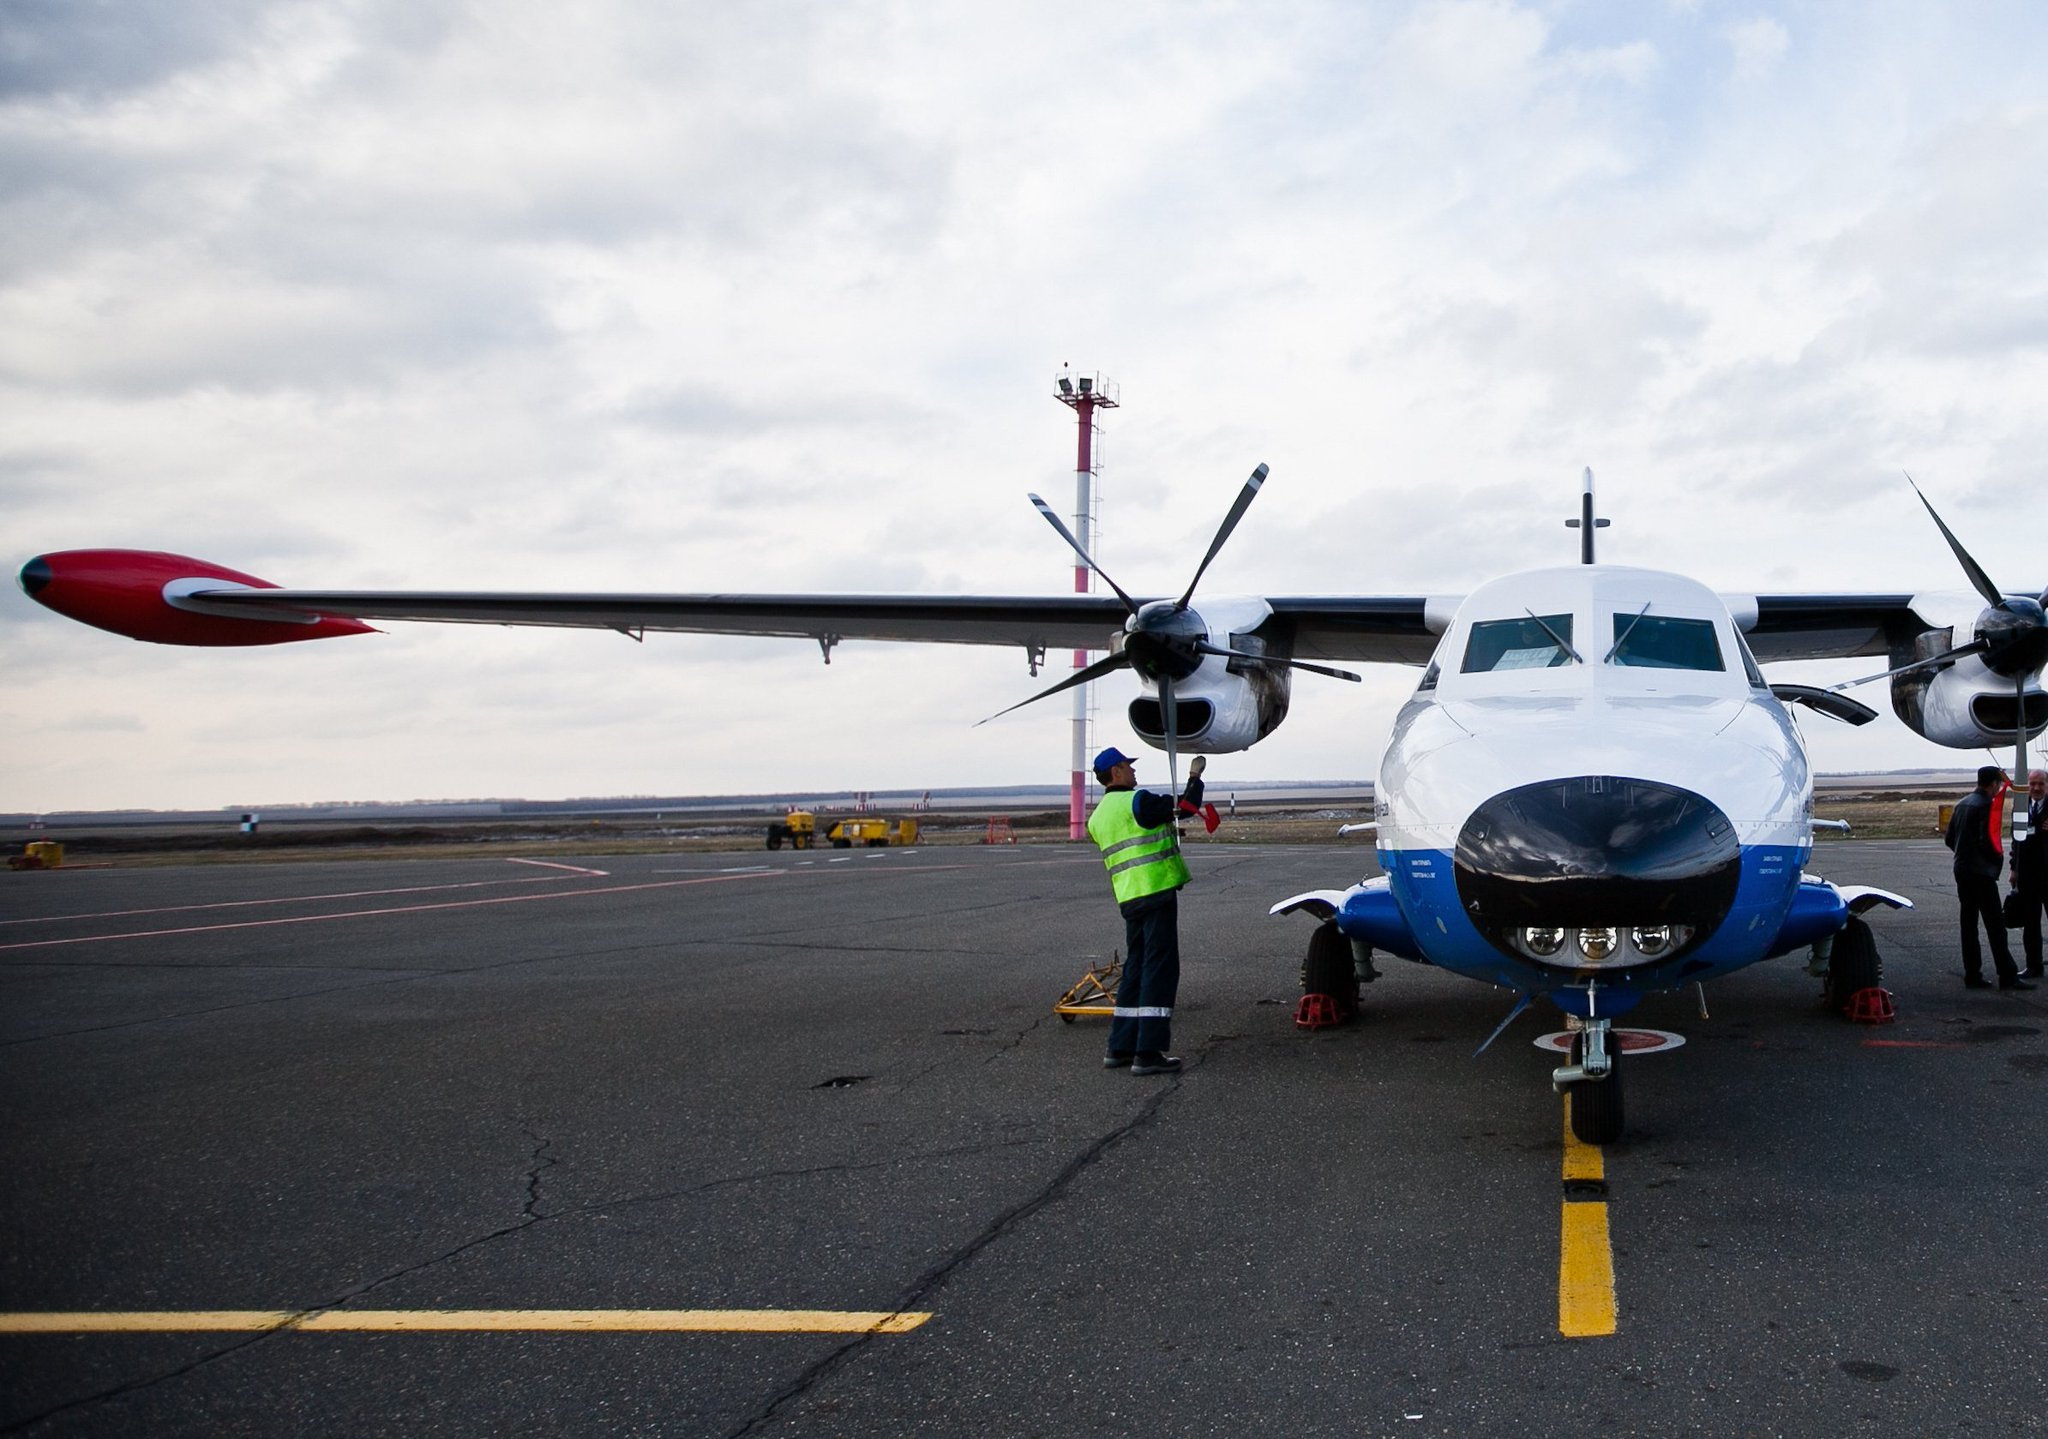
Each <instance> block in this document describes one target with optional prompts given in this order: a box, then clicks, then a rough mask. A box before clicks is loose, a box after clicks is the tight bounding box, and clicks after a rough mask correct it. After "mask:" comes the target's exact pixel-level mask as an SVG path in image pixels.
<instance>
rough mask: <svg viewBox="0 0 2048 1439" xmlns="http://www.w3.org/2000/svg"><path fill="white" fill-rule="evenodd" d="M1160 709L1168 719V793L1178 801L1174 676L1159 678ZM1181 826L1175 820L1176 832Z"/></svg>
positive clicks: (1178, 761) (1177, 725)
mask: <svg viewBox="0 0 2048 1439" xmlns="http://www.w3.org/2000/svg"><path fill="white" fill-rule="evenodd" d="M1159 708H1160V710H1161V712H1162V713H1163V714H1164V715H1165V717H1166V779H1167V784H1168V791H1167V792H1168V793H1169V794H1171V795H1172V796H1173V798H1174V799H1175V800H1176V801H1178V800H1179V799H1180V746H1179V744H1178V742H1177V739H1176V736H1177V735H1178V733H1179V731H1180V711H1179V710H1178V709H1176V708H1175V706H1174V700H1173V676H1172V675H1169V674H1161V675H1160V676H1159ZM1179 825H1180V820H1179V819H1178V818H1176V819H1175V820H1174V826H1175V828H1176V830H1178V828H1179Z"/></svg>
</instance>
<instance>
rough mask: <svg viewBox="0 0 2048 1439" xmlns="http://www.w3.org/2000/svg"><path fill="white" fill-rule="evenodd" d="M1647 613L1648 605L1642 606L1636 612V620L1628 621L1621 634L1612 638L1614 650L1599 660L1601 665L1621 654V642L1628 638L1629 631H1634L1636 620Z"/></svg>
mask: <svg viewBox="0 0 2048 1439" xmlns="http://www.w3.org/2000/svg"><path fill="white" fill-rule="evenodd" d="M1649 612H1650V607H1649V606H1648V605H1644V606H1643V607H1642V608H1641V609H1639V610H1637V611H1636V618H1635V619H1633V620H1630V621H1629V622H1628V624H1627V625H1626V626H1625V627H1624V628H1623V629H1622V632H1621V633H1620V634H1618V635H1616V636H1615V637H1614V648H1613V649H1611V650H1609V651H1608V652H1607V653H1606V655H1605V656H1604V657H1603V658H1602V659H1601V661H1600V663H1601V664H1603V665H1604V664H1606V663H1607V662H1608V661H1609V660H1612V659H1613V658H1614V657H1615V655H1617V654H1619V653H1620V652H1621V645H1622V641H1624V640H1626V639H1627V638H1628V637H1629V633H1630V631H1632V630H1634V629H1635V627H1636V620H1640V619H1641V618H1642V617H1643V616H1644V615H1646V614H1648V613H1649Z"/></svg>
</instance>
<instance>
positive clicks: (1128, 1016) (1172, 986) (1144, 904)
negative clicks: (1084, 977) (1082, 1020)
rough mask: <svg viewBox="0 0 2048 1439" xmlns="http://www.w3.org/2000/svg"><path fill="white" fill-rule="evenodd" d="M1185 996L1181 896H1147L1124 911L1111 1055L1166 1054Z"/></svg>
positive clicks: (1174, 893) (1172, 893)
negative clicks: (1180, 996)
mask: <svg viewBox="0 0 2048 1439" xmlns="http://www.w3.org/2000/svg"><path fill="white" fill-rule="evenodd" d="M1179 991H1180V891H1178V890H1172V889H1170V890H1168V891H1166V893H1164V894H1159V895H1151V894H1148V895H1146V896H1145V897H1144V898H1143V899H1141V900H1133V901H1132V903H1131V907H1130V909H1127V910H1125V912H1124V974H1123V978H1122V979H1121V980H1120V981H1118V983H1117V987H1116V1013H1115V1014H1114V1016H1112V1017H1111V1019H1110V1021H1109V1052H1110V1053H1111V1054H1164V1053H1165V1052H1166V1050H1167V1048H1168V1046H1170V1045H1171V1044H1172V1043H1173V997H1174V995H1175V994H1177V993H1179Z"/></svg>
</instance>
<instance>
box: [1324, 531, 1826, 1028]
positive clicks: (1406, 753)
mask: <svg viewBox="0 0 2048 1439" xmlns="http://www.w3.org/2000/svg"><path fill="white" fill-rule="evenodd" d="M1377 793H1378V826H1379V827H1378V834H1377V840H1378V847H1379V862H1380V865H1381V868H1382V869H1383V871H1384V873H1385V876H1386V879H1385V881H1384V883H1385V886H1386V890H1385V893H1386V895H1387V896H1388V897H1390V898H1391V901H1392V903H1393V905H1394V906H1395V907H1396V908H1397V909H1398V916H1399V920H1400V922H1401V923H1400V926H1399V927H1400V928H1402V929H1405V931H1406V935H1407V937H1408V938H1409V940H1410V942H1411V944H1410V947H1412V949H1413V950H1414V951H1416V952H1415V953H1414V954H1413V955H1412V956H1411V957H1414V958H1420V959H1425V960H1427V961H1428V962H1430V963H1432V964H1436V965H1439V966H1441V967H1443V968H1446V969H1451V970H1455V971H1457V972H1458V973H1461V974H1465V975H1468V976H1470V977H1472V978H1474V979H1480V980H1484V981H1488V982H1491V983H1495V984H1499V985H1503V986H1505V987H1507V988H1510V989H1514V990H1518V991H1521V992H1523V993H1530V994H1538V995H1543V996H1545V997H1548V998H1550V999H1551V1000H1553V1001H1554V1002H1555V1003H1556V1004H1557V1005H1558V1006H1559V1007H1560V1008H1562V1009H1564V1010H1566V1011H1567V1012H1570V1013H1576V1014H1580V1015H1586V1014H1588V1013H1594V1014H1598V1015H1601V1016H1608V1017H1611V1016H1614V1015H1617V1014H1620V1013H1624V1012H1626V1010H1627V1009H1629V1008H1630V1007H1632V1006H1633V1005H1634V1004H1635V1003H1636V1001H1637V1000H1638V999H1639V998H1640V997H1641V996H1642V995H1643V994H1644V993H1647V992H1651V991H1655V990H1661V989H1669V988H1673V987H1676V986H1678V985H1681V984H1685V983H1689V982H1691V981H1693V980H1696V979H1707V978H1712V977H1714V976H1716V975H1720V974H1725V973H1727V972H1729V971H1731V970H1734V969H1739V968H1741V967H1743V966H1744V965H1747V964H1751V963H1754V962H1755V961H1757V960H1759V959H1762V958H1764V957H1765V956H1767V955H1768V954H1771V953H1775V952H1780V951H1781V950H1782V948H1784V947H1786V946H1784V945H1782V944H1781V939H1783V938H1784V937H1785V936H1786V933H1787V920H1788V917H1789V916H1790V914H1791V912H1792V910H1793V909H1794V905H1795V900H1796V899H1797V896H1798V891H1799V888H1800V874H1801V870H1802V868H1803V866H1804V864H1805V861H1806V858H1807V856H1808V854H1809V852H1810V850H1811V848H1812V843H1813V841H1812V830H1811V820H1812V817H1813V785H1812V777H1811V772H1810V770H1809V768H1808V764H1807V759H1806V752H1805V747H1804V745H1803V744H1802V742H1801V740H1800V737H1799V734H1798V731H1797V730H1796V729H1795V727H1794V726H1793V723H1792V720H1791V718H1790V717H1789V716H1788V714H1787V713H1786V711H1785V708H1784V706H1783V705H1782V704H1781V703H1780V702H1779V701H1778V700H1777V699H1776V698H1774V697H1773V696H1772V694H1771V692H1770V689H1769V687H1768V686H1767V685H1766V684H1765V683H1764V680H1763V678H1762V676H1761V674H1760V673H1759V672H1758V670H1757V668H1756V665H1755V662H1754V660H1752V659H1751V658H1750V656H1749V653H1748V650H1747V648H1746V647H1745V645H1744V643H1743V640H1742V637H1741V634H1740V632H1739V631H1738V629H1737V628H1736V625H1735V622H1734V620H1733V618H1732V617H1731V616H1730V614H1729V612H1728V609H1727V607H1726V606H1725V605H1724V604H1723V603H1722V602H1721V601H1720V599H1719V598H1718V597H1717V596H1716V595H1715V594H1714V593H1713V592H1712V591H1711V590H1708V589H1707V588H1706V587H1704V586H1702V585H1700V584H1698V583H1696V582H1694V581H1692V580H1689V579H1686V578H1684V577H1682V576H1679V575H1674V574H1668V573H1663V572H1658V571H1650V570H1638V569H1628V568H1622V567H1617V566H1605V565H1581V566H1574V567H1570V568H1563V569H1552V570H1538V571H1531V572H1528V573H1524V574H1519V575H1513V576H1510V577H1508V578H1505V579H1502V580H1498V581H1496V582H1494V583H1492V584H1489V585H1487V586H1485V587H1484V588H1482V589H1479V590H1477V591H1475V592H1474V593H1473V594H1472V595H1470V596H1468V597H1467V598H1466V599H1465V601H1464V602H1463V604H1461V605H1460V606H1459V608H1458V610H1457V612H1456V614H1455V616H1454V617H1453V618H1452V620H1451V622H1450V625H1449V628H1448V629H1447V631H1446V632H1445V634H1444V637H1443V640H1442V642H1441V643H1440V644H1439V646H1438V648H1437V652H1436V656H1435V658H1434V660H1433V661H1432V663H1431V664H1430V666H1429V668H1428V670H1427V671H1426V673H1425V676H1424V679H1423V682H1422V685H1421V686H1420V687H1419V688H1418V689H1417V691H1416V693H1415V695H1414V697H1413V698H1412V699H1411V700H1410V701H1409V702H1408V703H1407V704H1406V705H1405V706H1404V707H1403V708H1402V710H1401V712H1400V713H1399V715H1398V716H1397V718H1396V720H1395V723H1394V731H1393V737H1392V741H1391V743H1390V744H1389V746H1388V748H1387V751H1386V755H1385V758H1384V760H1383V762H1382V765H1381V770H1380V779H1379V786H1378V790H1377ZM1374 888H1377V886H1375V887H1374ZM1354 908H1355V910H1356V913H1351V911H1352V910H1353V909H1354ZM1375 910H1376V912H1375ZM1347 918H1348V919H1350V920H1351V921H1352V922H1350V923H1346V922H1345V920H1346V919H1347ZM1390 918H1391V916H1389V915H1388V914H1387V912H1386V901H1385V900H1384V899H1380V900H1378V901H1377V904H1376V905H1375V904H1373V903H1364V904H1361V905H1358V906H1355V907H1353V906H1347V913H1346V914H1345V915H1343V916H1340V925H1341V926H1342V927H1343V928H1345V929H1346V931H1347V932H1349V933H1352V934H1353V935H1354V937H1357V938H1364V939H1367V940H1368V941H1369V942H1378V943H1380V944H1382V945H1384V946H1385V947H1388V948H1392V949H1393V950H1394V951H1395V952H1397V953H1399V952H1402V948H1403V947H1402V946H1401V945H1400V943H1399V942H1398V941H1399V938H1400V935H1399V934H1398V933H1395V934H1393V935H1392V936H1391V937H1392V938H1393V939H1394V940H1395V941H1396V942H1395V943H1393V944H1386V940H1387V939H1388V938H1389V937H1390V936H1389V934H1388V933H1387V932H1386V927H1385V925H1384V921H1386V920H1388V919H1390Z"/></svg>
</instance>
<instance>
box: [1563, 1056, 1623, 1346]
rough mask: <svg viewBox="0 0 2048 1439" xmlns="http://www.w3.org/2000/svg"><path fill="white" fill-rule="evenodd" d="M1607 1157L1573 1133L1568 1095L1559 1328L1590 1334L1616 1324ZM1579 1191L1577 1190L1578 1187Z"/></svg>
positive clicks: (1568, 1334)
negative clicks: (1608, 1228) (1608, 1224)
mask: <svg viewBox="0 0 2048 1439" xmlns="http://www.w3.org/2000/svg"><path fill="white" fill-rule="evenodd" d="M1606 1181H1607V1162H1606V1158H1605V1156H1603V1155H1602V1154H1601V1152H1600V1149H1599V1146H1598V1145H1592V1144H1581V1143H1580V1142H1579V1140H1578V1137H1577V1136H1576V1135H1574V1134H1573V1133H1572V1100H1571V1096H1570V1095H1569V1094H1567V1095H1566V1096H1565V1100H1564V1186H1565V1195H1564V1215H1563V1222H1562V1224H1561V1226H1560V1229H1559V1243H1558V1257H1557V1331H1558V1333H1560V1334H1562V1335H1564V1336H1565V1338H1567V1339H1590V1338H1595V1337H1597V1336H1599V1335H1603V1334H1612V1333H1613V1332H1614V1329H1615V1302H1614V1247H1613V1244H1612V1243H1611V1241H1610V1240H1609V1238H1608V1234H1607V1198H1606V1195H1607V1191H1606V1187H1605V1186H1606ZM1575 1191H1576V1192H1575Z"/></svg>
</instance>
